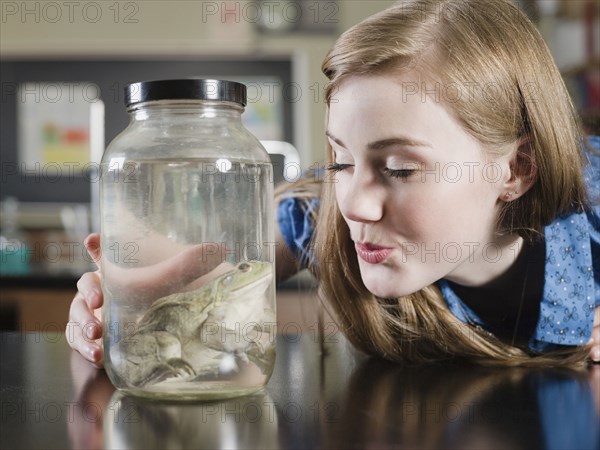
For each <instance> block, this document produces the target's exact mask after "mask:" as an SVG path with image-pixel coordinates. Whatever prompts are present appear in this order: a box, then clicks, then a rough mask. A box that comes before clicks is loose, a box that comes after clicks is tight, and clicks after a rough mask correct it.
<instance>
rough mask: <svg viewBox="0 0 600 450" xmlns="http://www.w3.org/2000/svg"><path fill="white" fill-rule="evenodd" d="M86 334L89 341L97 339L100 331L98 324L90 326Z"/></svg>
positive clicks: (86, 329)
mask: <svg viewBox="0 0 600 450" xmlns="http://www.w3.org/2000/svg"><path fill="white" fill-rule="evenodd" d="M85 334H86V336H87V338H88V339H90V340H93V339H96V337H97V334H98V329H97V325H96V324H92V325H89V326H87V327H86V328H85Z"/></svg>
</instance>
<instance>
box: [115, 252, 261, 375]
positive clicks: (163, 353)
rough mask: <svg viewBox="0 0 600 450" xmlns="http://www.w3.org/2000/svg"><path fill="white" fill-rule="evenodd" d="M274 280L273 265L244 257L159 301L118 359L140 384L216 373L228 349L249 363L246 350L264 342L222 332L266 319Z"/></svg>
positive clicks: (118, 348)
mask: <svg viewBox="0 0 600 450" xmlns="http://www.w3.org/2000/svg"><path fill="white" fill-rule="evenodd" d="M272 278H273V266H272V264H270V263H268V262H262V261H242V262H240V263H238V264H237V265H236V266H234V268H233V269H232V270H230V271H227V272H225V273H223V274H222V275H220V276H218V277H217V278H215V279H214V280H212V281H210V282H209V283H207V284H205V285H204V286H202V287H200V288H198V289H195V290H191V291H187V292H178V293H174V294H171V295H168V296H166V297H163V298H160V299H158V300H156V301H155V302H154V303H153V304H152V305H151V306H150V308H149V309H148V310H147V311H146V313H145V314H144V315H143V316H142V317H141V319H140V320H139V321H138V323H137V326H136V329H135V330H134V331H133V332H132V333H131V334H129V335H128V336H126V337H125V338H124V339H123V340H122V341H121V342H120V343H119V344H118V345H117V346H116V347H115V350H116V352H115V354H114V358H112V359H113V361H114V362H115V364H116V365H117V366H118V367H120V372H121V373H122V374H123V376H124V377H125V378H127V379H129V380H130V381H131V383H132V384H133V385H134V386H137V387H146V386H150V385H153V384H157V383H161V382H165V381H172V380H174V379H179V380H182V379H184V380H190V379H198V378H199V377H202V376H205V375H207V374H209V373H212V374H213V375H216V374H218V371H219V366H220V364H221V361H222V360H223V358H222V357H223V355H224V354H225V353H231V354H234V355H235V356H236V357H238V358H241V360H243V361H247V356H246V354H245V352H246V351H247V350H248V349H249V348H250V347H251V346H252V345H254V347H256V346H257V345H262V343H261V342H260V340H257V342H254V341H253V340H252V339H243V338H242V339H239V338H238V339H233V340H232V339H221V338H220V337H219V334H221V335H223V333H219V331H222V327H225V328H228V327H229V325H231V324H236V323H237V324H238V328H237V329H238V330H239V326H240V324H247V323H250V324H252V323H256V324H260V323H262V322H264V320H265V311H268V308H267V306H268V305H267V302H266V299H265V294H266V291H267V288H268V287H269V285H270V284H271V280H272ZM267 315H268V314H267ZM224 335H225V336H229V335H230V333H224ZM232 341H233V343H232ZM238 341H240V342H241V343H240V342H238ZM255 353H256V349H255ZM111 356H113V354H112V353H111Z"/></svg>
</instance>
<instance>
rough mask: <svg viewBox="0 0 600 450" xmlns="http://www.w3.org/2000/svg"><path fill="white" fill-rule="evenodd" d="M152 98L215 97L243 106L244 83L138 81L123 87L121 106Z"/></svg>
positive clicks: (184, 80)
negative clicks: (123, 98)
mask: <svg viewBox="0 0 600 450" xmlns="http://www.w3.org/2000/svg"><path fill="white" fill-rule="evenodd" d="M154 100H216V101H225V102H235V103H239V104H240V105H242V106H246V85H244V84H242V83H238V82H236V81H227V80H203V79H199V78H187V79H181V80H155V81H140V82H138V83H131V84H128V85H127V86H125V106H127V107H130V106H131V105H135V104H136V103H142V102H150V101H154Z"/></svg>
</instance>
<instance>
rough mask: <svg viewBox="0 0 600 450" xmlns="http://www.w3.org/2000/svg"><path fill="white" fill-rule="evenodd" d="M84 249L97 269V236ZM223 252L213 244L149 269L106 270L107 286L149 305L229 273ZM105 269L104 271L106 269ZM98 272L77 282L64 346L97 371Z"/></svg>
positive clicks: (100, 355) (99, 323) (99, 353)
mask: <svg viewBox="0 0 600 450" xmlns="http://www.w3.org/2000/svg"><path fill="white" fill-rule="evenodd" d="M84 245H85V247H86V249H87V251H88V253H89V255H90V256H91V257H92V259H93V261H94V262H95V263H96V265H97V266H100V259H101V254H100V235H98V234H91V235H89V236H88V237H87V238H86V240H85V241H84ZM225 251H226V250H225V249H224V248H222V247H219V248H218V249H216V250H215V246H214V244H203V245H196V246H193V247H187V248H185V249H184V250H182V251H181V252H180V253H178V254H177V255H175V256H173V257H171V258H169V259H167V260H165V261H162V262H160V263H158V264H155V265H153V266H148V267H144V268H134V269H121V268H117V267H110V266H109V267H108V268H109V269H110V277H111V282H112V284H113V286H114V285H116V286H117V287H118V288H119V289H118V290H119V292H122V293H123V294H124V295H130V296H139V297H141V298H144V299H145V300H146V301H148V302H149V303H151V302H152V301H154V300H156V299H158V298H161V297H164V296H166V295H169V294H171V293H173V292H180V291H181V290H189V289H195V288H198V287H199V286H202V285H203V284H206V283H207V282H209V281H210V280H211V279H213V278H215V277H217V276H219V275H221V274H222V273H224V272H226V271H228V270H231V268H232V267H233V266H231V265H230V264H228V263H224V262H223V260H224V258H225ZM108 268H107V269H108ZM101 281H102V275H101V273H100V270H97V271H95V272H88V273H85V274H83V275H82V276H81V278H80V279H79V281H78V282H77V290H78V292H77V294H76V295H75V298H73V301H72V302H71V309H70V311H69V323H68V324H67V329H66V336H67V342H68V343H69V345H70V346H71V348H73V349H74V350H77V351H78V352H79V353H81V355H82V356H83V357H84V358H86V359H87V360H88V361H90V362H92V364H93V365H94V366H96V367H98V368H100V367H102V366H103V365H104V354H103V349H102V339H101V338H102V319H101V315H100V314H101V309H100V308H101V307H102V305H103V303H104V298H103V295H102V288H101Z"/></svg>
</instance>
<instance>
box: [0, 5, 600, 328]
mask: <svg viewBox="0 0 600 450" xmlns="http://www.w3.org/2000/svg"><path fill="white" fill-rule="evenodd" d="M392 3H394V2H393V1H383V0H382V1H378V0H344V1H335V0H331V1H319V0H290V1H284V0H278V1H249V0H238V1H218V2H216V1H190V0H186V1H178V0H173V1H167V0H157V1H96V2H92V1H75V2H71V1H69V2H66V1H65V2H62V1H18V2H17V1H4V0H2V1H0V7H1V14H2V17H1V27H0V65H1V71H0V82H1V100H0V113H1V114H0V126H1V131H0V158H1V174H0V176H1V191H0V205H1V208H0V211H1V212H0V259H1V260H0V276H1V281H0V329H9V330H10V329H13V330H19V329H20V330H37V331H39V330H40V329H42V331H43V328H44V327H54V328H56V329H63V328H64V324H65V323H66V320H67V314H68V305H69V303H70V301H71V299H72V297H73V295H74V293H75V282H76V280H77V278H78V277H79V276H80V274H82V273H83V272H85V271H87V270H91V269H93V266H92V264H91V262H90V261H89V259H88V258H86V254H85V250H84V248H83V244H82V241H83V239H84V237H85V236H86V235H87V234H88V233H89V232H90V231H93V230H96V229H97V226H96V223H97V220H96V214H97V206H96V204H95V201H96V196H97V188H98V176H97V172H96V169H97V163H98V162H99V160H100V158H101V155H102V152H103V149H104V146H105V145H106V144H108V143H109V142H110V141H111V140H112V138H114V136H115V135H116V134H117V133H118V132H119V131H120V130H122V129H123V128H125V126H126V124H127V121H128V118H127V113H126V111H125V107H124V105H123V88H124V87H125V85H126V84H127V83H129V82H134V81H140V80H148V79H163V78H185V77H203V78H209V77H210V78H226V79H233V80H238V81H242V82H245V83H246V84H247V85H248V97H249V99H248V100H249V101H248V107H247V109H246V113H245V114H244V121H245V123H246V125H247V126H248V127H249V128H250V129H251V131H252V132H253V133H254V134H255V135H256V136H257V137H258V138H259V139H262V140H275V141H284V142H288V143H291V144H292V145H293V146H294V147H295V148H296V149H297V151H298V157H299V161H300V165H301V166H302V167H303V168H305V169H307V168H309V167H310V166H311V165H313V164H315V163H318V162H320V161H322V160H323V150H324V142H323V138H322V137H323V135H324V112H325V105H324V89H325V85H326V80H325V77H324V76H323V75H322V74H321V71H320V66H321V63H322V60H323V58H324V56H325V54H326V53H327V51H328V49H329V48H330V47H331V45H332V43H333V42H334V40H335V39H336V37H337V36H338V35H339V34H340V33H341V32H342V31H343V30H345V29H347V28H349V27H350V26H352V25H354V24H355V23H357V22H359V21H360V20H362V19H363V18H365V17H367V16H369V15H371V14H373V13H375V12H377V11H380V10H382V9H384V8H385V7H387V6H389V5H391V4H392ZM517 3H518V4H519V6H520V7H521V8H522V9H523V10H524V11H525V12H526V13H527V14H528V16H529V17H530V18H531V19H532V20H533V21H534V22H535V23H536V24H537V25H538V27H539V29H540V31H541V33H542V35H543V36H544V38H545V40H546V42H547V43H548V45H549V47H550V49H551V51H552V53H553V55H554V58H555V60H556V62H557V65H558V67H559V69H560V70H561V72H562V74H563V76H564V79H565V81H566V83H567V86H568V88H569V90H570V92H571V95H572V97H573V101H574V103H575V105H576V107H577V108H578V110H579V111H580V113H581V115H582V118H583V122H584V126H585V127H586V129H587V131H588V132H590V133H596V134H598V133H600V130H599V116H600V63H599V61H600V44H599V43H600V26H599V19H600V0H537V1H536V0H518V1H517ZM273 158H276V156H275V155H274V156H273ZM296 287H301V283H298V284H296Z"/></svg>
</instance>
